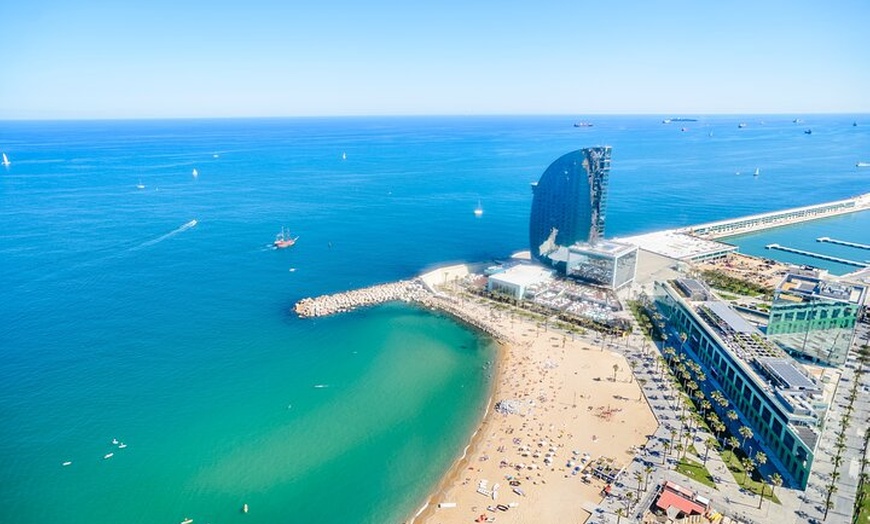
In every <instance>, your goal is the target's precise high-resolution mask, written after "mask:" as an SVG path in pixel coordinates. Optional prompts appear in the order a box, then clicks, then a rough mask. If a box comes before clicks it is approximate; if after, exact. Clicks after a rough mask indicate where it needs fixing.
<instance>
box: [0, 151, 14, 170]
mask: <svg viewBox="0 0 870 524" xmlns="http://www.w3.org/2000/svg"><path fill="white" fill-rule="evenodd" d="M0 163H2V164H3V167H9V166H11V165H12V162H10V161H9V158H8V157H7V156H6V153H3V162H0Z"/></svg>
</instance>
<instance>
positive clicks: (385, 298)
mask: <svg viewBox="0 0 870 524" xmlns="http://www.w3.org/2000/svg"><path fill="white" fill-rule="evenodd" d="M424 295H429V292H428V291H426V288H425V287H424V286H423V284H422V282H420V281H419V280H417V279H414V280H400V281H398V282H390V283H389V284H380V285H377V286H371V287H367V288H363V289H354V290H352V291H345V292H343V293H335V294H333V295H321V296H319V297H314V298H304V299H302V300H300V301H299V302H297V303H296V306H295V307H294V308H293V310H294V311H295V312H296V314H297V315H299V316H300V317H303V318H307V317H322V316H326V315H332V314H335V313H343V312H345V311H352V310H354V309H356V308H358V307H363V306H373V305H376V304H383V303H384V302H393V301H398V300H402V301H405V302H422V301H423V297H424Z"/></svg>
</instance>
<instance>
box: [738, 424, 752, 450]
mask: <svg viewBox="0 0 870 524" xmlns="http://www.w3.org/2000/svg"><path fill="white" fill-rule="evenodd" d="M737 432H738V433H740V436H741V437H743V441H742V442H740V447H741V448H742V447H743V446H745V445H746V441H747V440H748V439H751V438H752V437H753V433H752V429H751V428H750V427H749V426H740V429H739V430H737Z"/></svg>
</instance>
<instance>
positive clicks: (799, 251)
mask: <svg viewBox="0 0 870 524" xmlns="http://www.w3.org/2000/svg"><path fill="white" fill-rule="evenodd" d="M764 247H765V248H766V249H778V250H780V251H786V252H788V253H794V254H796V255H803V256H806V257H813V258H818V259H821V260H829V261H831V262H837V263H838V264H846V265H849V266H856V267H870V264H866V263H864V262H858V261H857V260H849V259H848V258H840V257H832V256H830V255H823V254H821V253H814V252H812V251H804V250H803V249H795V248H793V247H787V246H781V245H779V244H767V245H766V246H764Z"/></svg>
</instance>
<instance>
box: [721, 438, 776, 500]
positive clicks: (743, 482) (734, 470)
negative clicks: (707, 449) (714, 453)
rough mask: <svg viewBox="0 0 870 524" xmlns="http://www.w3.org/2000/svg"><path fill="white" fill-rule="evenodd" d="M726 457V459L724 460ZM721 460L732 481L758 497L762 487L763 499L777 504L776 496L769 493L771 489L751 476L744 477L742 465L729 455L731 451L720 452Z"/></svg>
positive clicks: (732, 455) (731, 454)
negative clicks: (732, 477) (732, 476)
mask: <svg viewBox="0 0 870 524" xmlns="http://www.w3.org/2000/svg"><path fill="white" fill-rule="evenodd" d="M726 457H727V458H726ZM722 460H724V461H725V465H727V466H728V469H729V470H731V474H733V475H734V480H735V482H737V484H739V485H740V487H742V488H744V489H747V490H749V491H751V492H752V493H754V494H755V495H758V494H759V493H761V487H762V486H764V498H766V499H768V500H771V501H773V502H776V503H777V504H779V503H780V502H779V499H778V498H777V496H776V495H774V494H773V493H771V491H772V490H771V487H770V486H768V485H766V484H762V483H761V482H759V481H757V480H755V479H753V478H752V475H746V474H745V470H744V469H743V464H741V463H740V459H739V458H738V457H737V456H736V455H734V454H733V453H731V450H728V451H724V452H722Z"/></svg>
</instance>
